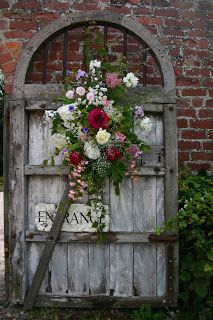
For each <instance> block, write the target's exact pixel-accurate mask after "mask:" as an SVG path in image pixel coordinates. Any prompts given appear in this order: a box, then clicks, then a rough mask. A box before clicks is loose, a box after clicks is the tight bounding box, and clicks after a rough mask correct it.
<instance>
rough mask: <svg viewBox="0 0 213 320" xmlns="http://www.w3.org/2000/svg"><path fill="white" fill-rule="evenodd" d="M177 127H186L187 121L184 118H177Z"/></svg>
mask: <svg viewBox="0 0 213 320" xmlns="http://www.w3.org/2000/svg"><path fill="white" fill-rule="evenodd" d="M177 126H178V128H187V126H188V122H187V120H186V119H177Z"/></svg>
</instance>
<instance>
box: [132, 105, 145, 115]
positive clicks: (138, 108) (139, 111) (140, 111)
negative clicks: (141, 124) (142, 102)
mask: <svg viewBox="0 0 213 320" xmlns="http://www.w3.org/2000/svg"><path fill="white" fill-rule="evenodd" d="M134 115H135V116H136V117H137V118H143V117H144V111H143V108H142V107H141V106H135V112H134Z"/></svg>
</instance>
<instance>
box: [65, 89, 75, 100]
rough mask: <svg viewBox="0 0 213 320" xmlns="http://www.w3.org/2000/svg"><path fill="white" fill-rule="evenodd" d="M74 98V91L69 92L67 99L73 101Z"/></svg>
mask: <svg viewBox="0 0 213 320" xmlns="http://www.w3.org/2000/svg"><path fill="white" fill-rule="evenodd" d="M73 97H74V90H68V91H67V93H66V98H67V99H73Z"/></svg>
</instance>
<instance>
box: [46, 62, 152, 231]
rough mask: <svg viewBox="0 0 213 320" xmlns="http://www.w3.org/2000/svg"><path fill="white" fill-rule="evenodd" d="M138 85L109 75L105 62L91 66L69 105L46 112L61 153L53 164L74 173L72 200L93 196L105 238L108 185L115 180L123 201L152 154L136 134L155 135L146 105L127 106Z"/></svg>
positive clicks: (73, 85)
mask: <svg viewBox="0 0 213 320" xmlns="http://www.w3.org/2000/svg"><path fill="white" fill-rule="evenodd" d="M108 69H109V68H108ZM111 70H113V69H112V66H111ZM138 80H139V79H138V78H137V77H136V76H135V75H134V74H133V73H131V72H130V73H127V74H126V76H123V72H119V71H116V72H107V66H106V65H104V62H101V61H98V60H91V61H90V63H89V72H88V73H86V72H85V71H82V70H78V71H77V73H76V74H75V79H73V81H69V83H68V88H67V89H68V90H67V92H66V95H65V97H64V98H63V100H64V104H63V105H62V106H61V107H59V108H58V109H57V111H46V112H45V118H46V121H48V123H49V128H50V130H51V137H52V142H53V144H54V147H55V151H54V154H53V155H51V157H50V158H49V159H48V160H50V159H51V164H54V158H55V156H58V155H60V156H61V157H62V158H63V164H64V165H66V166H69V167H70V174H69V186H70V191H69V194H68V196H69V198H70V199H71V200H72V201H77V200H78V199H80V198H81V197H82V195H83V194H84V193H85V192H87V194H88V197H89V200H88V205H89V206H90V207H91V210H93V211H95V212H96V213H97V216H96V218H95V220H94V219H93V227H94V228H95V229H96V231H97V232H99V233H101V232H102V231H103V230H104V228H105V223H103V222H101V223H100V221H103V220H102V218H104V216H105V214H106V209H105V206H104V205H103V201H102V195H103V188H104V179H105V178H107V177H109V178H111V180H112V182H113V185H114V186H115V193H116V194H117V195H119V185H120V183H121V182H122V180H123V179H124V177H126V176H131V173H132V172H134V171H135V170H136V167H137V164H138V163H141V161H140V160H141V159H142V157H143V152H146V151H149V150H150V147H149V146H148V145H147V144H146V143H145V142H144V141H142V140H140V139H139V137H138V136H137V134H136V132H137V128H140V130H142V131H143V132H145V133H147V132H149V131H150V130H151V127H152V123H151V120H150V118H148V117H146V116H145V115H144V110H143V107H142V106H141V105H136V106H135V105H131V104H130V103H124V102H122V99H123V97H124V96H126V95H127V89H128V88H133V87H136V86H137V84H138ZM48 160H44V162H43V164H44V165H45V164H47V163H48ZM89 215H91V212H90V213H89ZM100 218H101V219H100Z"/></svg>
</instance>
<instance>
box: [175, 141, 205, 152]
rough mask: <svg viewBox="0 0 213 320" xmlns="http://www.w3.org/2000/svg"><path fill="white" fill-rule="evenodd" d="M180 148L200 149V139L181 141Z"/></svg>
mask: <svg viewBox="0 0 213 320" xmlns="http://www.w3.org/2000/svg"><path fill="white" fill-rule="evenodd" d="M178 148H179V149H180V150H191V149H200V148H201V143H200V142H198V141H179V142H178Z"/></svg>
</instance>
